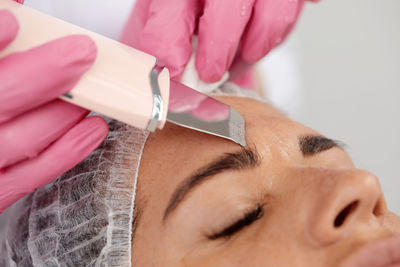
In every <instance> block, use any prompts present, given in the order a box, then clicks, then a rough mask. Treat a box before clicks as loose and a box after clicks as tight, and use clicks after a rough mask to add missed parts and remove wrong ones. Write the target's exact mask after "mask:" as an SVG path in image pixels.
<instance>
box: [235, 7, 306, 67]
mask: <svg viewBox="0 0 400 267" xmlns="http://www.w3.org/2000/svg"><path fill="white" fill-rule="evenodd" d="M304 1H305V0H298V1H291V0H279V1H276V0H257V1H256V3H255V6H254V11H253V17H252V19H251V21H250V23H249V26H248V28H247V31H246V33H245V34H244V37H243V40H242V41H243V43H242V52H241V55H242V57H243V59H244V60H246V61H248V62H252V63H253V62H256V61H258V60H260V59H261V58H263V57H264V56H265V55H266V54H268V53H269V51H271V49H272V48H274V47H275V46H277V45H278V44H280V43H281V42H282V41H283V39H284V38H285V37H286V35H287V34H288V33H289V31H290V30H291V29H292V28H293V25H294V23H295V22H296V19H297V17H298V15H299V13H300V10H301V8H302V6H303V4H304Z"/></svg>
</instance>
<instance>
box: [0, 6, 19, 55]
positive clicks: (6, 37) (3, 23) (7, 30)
mask: <svg viewBox="0 0 400 267" xmlns="http://www.w3.org/2000/svg"><path fill="white" fill-rule="evenodd" d="M18 29H19V24H18V21H17V19H16V18H15V16H14V15H13V14H12V13H11V12H10V11H8V10H0V51H1V50H3V49H4V48H5V47H6V46H7V45H9V44H10V43H11V42H12V41H13V40H14V39H15V37H16V36H17V33H18Z"/></svg>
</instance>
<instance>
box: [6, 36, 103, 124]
mask: <svg viewBox="0 0 400 267" xmlns="http://www.w3.org/2000/svg"><path fill="white" fill-rule="evenodd" d="M96 54H97V48H96V45H95V44H94V42H93V41H92V40H91V39H90V38H89V37H87V36H84V35H72V36H68V37H64V38H60V39H58V40H55V41H52V42H49V43H46V44H44V45H41V46H38V47H35V48H32V49H30V50H29V51H26V52H21V53H14V54H11V55H8V56H6V57H4V58H2V59H0V103H1V105H0V123H2V122H5V121H7V120H9V119H11V118H13V117H15V116H17V115H19V114H21V113H23V112H25V111H27V110H30V109H32V108H35V107H38V106H40V105H42V104H44V103H46V102H49V101H50V100H53V99H55V98H56V97H57V96H59V95H61V94H64V93H66V92H68V91H70V90H71V89H72V88H73V87H74V86H75V85H76V84H77V83H78V81H79V79H80V78H81V76H82V75H83V73H84V72H85V71H87V70H88V69H89V68H90V66H91V65H92V64H93V62H94V59H95V57H96Z"/></svg>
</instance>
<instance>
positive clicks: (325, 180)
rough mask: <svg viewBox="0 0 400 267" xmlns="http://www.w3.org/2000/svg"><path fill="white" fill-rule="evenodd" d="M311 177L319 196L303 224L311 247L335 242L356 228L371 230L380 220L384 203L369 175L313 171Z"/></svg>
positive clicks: (362, 172)
mask: <svg viewBox="0 0 400 267" xmlns="http://www.w3.org/2000/svg"><path fill="white" fill-rule="evenodd" d="M314 175H317V177H314V178H317V179H318V181H319V183H317V184H318V185H317V186H318V188H317V190H318V192H319V193H317V196H316V199H315V202H314V204H313V205H311V206H312V209H311V210H310V213H311V215H310V216H309V218H310V221H309V222H308V223H307V225H308V231H307V232H308V233H309V237H310V238H311V239H312V241H313V242H314V243H317V244H318V245H329V244H332V243H335V242H338V241H339V240H342V239H344V238H346V237H347V236H348V235H350V234H351V233H354V230H355V229H356V228H357V227H361V226H367V227H371V226H372V225H374V223H375V224H376V223H379V221H380V220H381V219H382V217H383V214H384V213H385V212H386V203H385V200H384V198H383V194H382V190H381V187H380V184H379V181H378V179H377V177H376V176H374V175H373V174H371V173H369V172H366V171H362V170H324V171H318V170H317V171H316V172H315V173H314ZM359 229H360V228H359Z"/></svg>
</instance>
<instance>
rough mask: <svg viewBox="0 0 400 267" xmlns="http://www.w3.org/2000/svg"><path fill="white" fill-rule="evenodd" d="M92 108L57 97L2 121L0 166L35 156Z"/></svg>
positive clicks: (0, 129)
mask: <svg viewBox="0 0 400 267" xmlns="http://www.w3.org/2000/svg"><path fill="white" fill-rule="evenodd" d="M88 113H89V111H87V110H85V109H82V108H80V107H78V106H75V105H72V104H70V103H67V102H64V101H61V100H54V101H51V102H49V103H47V104H45V105H42V106H40V107H39V108H36V109H33V110H31V111H29V112H26V113H24V114H22V115H21V116H18V117H16V118H15V119H13V120H10V121H8V122H6V123H4V124H0V147H1V150H0V169H1V168H4V167H6V166H9V165H11V164H14V163H16V162H19V161H22V160H25V159H28V158H34V157H36V156H37V155H38V154H39V153H40V152H41V151H43V150H44V149H45V148H46V147H48V146H49V145H50V144H51V143H53V142H54V141H55V140H57V139H58V138H60V137H61V136H62V135H64V134H65V133H66V132H67V131H68V130H70V129H71V128H72V127H73V126H74V125H75V124H77V123H78V122H79V121H81V120H82V119H83V118H84V117H86V115H87V114H88Z"/></svg>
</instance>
